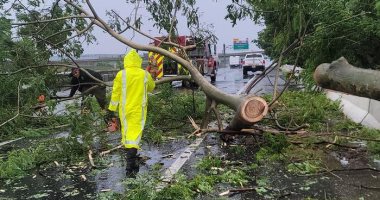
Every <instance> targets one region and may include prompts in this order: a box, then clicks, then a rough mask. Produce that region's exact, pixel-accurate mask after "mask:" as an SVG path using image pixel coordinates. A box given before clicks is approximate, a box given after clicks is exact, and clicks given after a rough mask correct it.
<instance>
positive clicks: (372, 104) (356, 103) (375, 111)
mask: <svg viewBox="0 0 380 200" xmlns="http://www.w3.org/2000/svg"><path fill="white" fill-rule="evenodd" d="M325 92H326V95H327V97H328V98H329V99H331V100H334V101H335V100H339V101H340V105H341V106H342V111H343V113H344V114H345V115H346V116H347V117H348V118H350V119H351V120H352V121H354V122H357V123H360V124H362V125H364V126H367V127H370V128H375V129H380V101H376V100H373V99H368V98H365V97H359V96H354V95H350V94H346V93H341V92H337V91H333V90H325Z"/></svg>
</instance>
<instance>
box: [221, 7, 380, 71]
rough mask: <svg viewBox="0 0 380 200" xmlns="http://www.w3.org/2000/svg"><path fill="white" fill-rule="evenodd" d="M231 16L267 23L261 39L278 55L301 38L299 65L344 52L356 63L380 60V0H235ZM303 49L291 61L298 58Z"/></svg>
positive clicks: (373, 63) (364, 64)
mask: <svg viewBox="0 0 380 200" xmlns="http://www.w3.org/2000/svg"><path fill="white" fill-rule="evenodd" d="M232 2H233V3H232V4H231V5H229V6H228V11H229V14H228V15H227V16H226V18H228V19H231V21H232V23H236V22H237V20H239V19H243V18H251V19H252V20H254V21H255V22H256V23H262V24H264V25H265V28H264V30H263V31H262V32H260V33H259V37H258V39H257V40H255V42H256V43H257V44H258V46H259V47H260V48H262V49H264V50H265V52H266V53H267V54H268V55H269V56H270V57H272V58H276V57H278V56H279V55H280V53H281V51H282V49H283V48H284V46H285V47H286V46H289V45H290V44H291V43H292V42H293V41H294V40H296V39H297V38H300V39H301V40H302V42H301V44H302V45H301V47H300V48H301V49H302V50H301V51H300V56H299V59H298V60H297V63H296V64H297V65H300V66H303V67H305V68H312V69H314V68H315V67H316V66H318V65H319V64H320V63H324V62H331V61H332V60H336V59H338V58H339V57H341V56H344V57H346V58H347V59H348V60H349V61H350V63H352V64H354V65H356V66H360V67H364V68H376V67H378V66H379V65H380V54H379V53H378V52H379V50H380V26H379V25H378V24H380V1H379V0H312V1H310V0H279V1H277V0H269V1H261V0H249V1H239V0H233V1H232ZM296 55H297V52H293V53H292V54H291V55H289V56H288V57H287V59H286V62H289V63H290V64H293V63H294V62H295V61H296V57H297V56H296Z"/></svg>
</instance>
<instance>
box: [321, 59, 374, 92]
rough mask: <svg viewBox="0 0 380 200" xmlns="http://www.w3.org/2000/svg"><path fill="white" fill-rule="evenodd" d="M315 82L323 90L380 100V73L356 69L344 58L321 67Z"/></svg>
mask: <svg viewBox="0 0 380 200" xmlns="http://www.w3.org/2000/svg"><path fill="white" fill-rule="evenodd" d="M314 80H315V82H316V83H317V85H318V86H320V87H322V88H326V89H332V90H336V91H341V92H346V93H349V94H353V95H356V96H361V97H367V98H370V99H375V100H380V71H379V70H371V69H362V68H357V67H354V66H352V65H350V64H349V63H348V61H347V60H346V59H345V58H344V57H341V58H339V59H338V60H336V61H334V62H332V63H331V64H329V63H323V64H321V65H319V66H318V67H317V69H316V70H315V72H314Z"/></svg>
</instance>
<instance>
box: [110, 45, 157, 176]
mask: <svg viewBox="0 0 380 200" xmlns="http://www.w3.org/2000/svg"><path fill="white" fill-rule="evenodd" d="M141 64H142V58H141V57H140V55H139V54H138V53H137V52H136V50H134V49H132V50H131V51H129V52H128V54H127V55H126V56H125V57H124V70H120V71H119V72H118V73H117V75H116V77H115V80H114V82H113V88H112V96H111V101H110V105H109V107H108V109H109V110H110V111H112V112H114V111H116V109H117V108H118V107H119V118H120V123H121V135H122V140H121V142H122V144H123V145H124V146H125V148H126V150H127V156H126V160H127V166H126V174H127V177H135V175H136V174H137V173H138V171H139V166H138V163H137V150H138V149H139V148H140V147H139V143H140V140H141V136H142V132H143V130H144V125H145V120H146V113H147V103H148V92H151V91H153V89H154V87H155V83H154V80H153V78H152V76H151V74H150V73H149V72H147V71H145V70H143V69H142V68H141Z"/></svg>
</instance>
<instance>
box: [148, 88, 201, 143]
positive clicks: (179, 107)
mask: <svg viewBox="0 0 380 200" xmlns="http://www.w3.org/2000/svg"><path fill="white" fill-rule="evenodd" d="M156 93H157V94H156V95H153V96H150V97H149V101H148V114H147V120H146V125H145V130H144V135H143V140H144V141H147V142H149V143H154V144H160V143H161V142H163V139H162V136H173V137H175V136H178V135H183V134H184V133H190V132H192V131H193V127H192V126H191V125H190V123H189V120H188V116H191V117H192V118H193V119H194V120H196V121H198V122H199V120H200V119H201V118H202V115H203V110H204V102H205V96H204V94H203V92H201V91H198V90H197V91H194V96H193V94H192V91H191V90H190V91H187V90H179V89H175V88H172V87H171V86H170V85H169V84H164V85H159V86H158V88H157V89H156Z"/></svg>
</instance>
